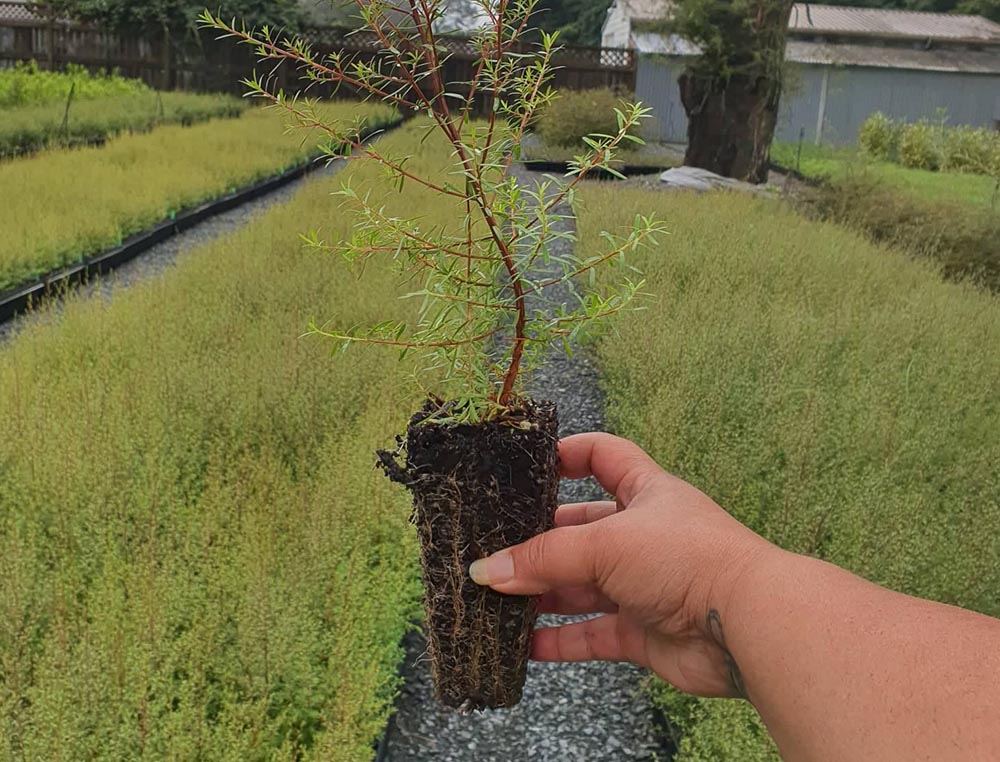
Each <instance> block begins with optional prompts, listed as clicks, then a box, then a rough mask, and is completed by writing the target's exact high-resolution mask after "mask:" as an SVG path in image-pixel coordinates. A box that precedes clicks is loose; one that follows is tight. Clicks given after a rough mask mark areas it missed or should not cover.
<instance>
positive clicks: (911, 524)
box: [579, 186, 1000, 762]
mask: <svg viewBox="0 0 1000 762" xmlns="http://www.w3.org/2000/svg"><path fill="white" fill-rule="evenodd" d="M638 210H643V211H644V212H648V211H654V212H656V213H658V214H660V215H662V216H663V217H664V218H666V219H669V220H670V232H671V235H670V238H669V251H651V252H648V253H644V254H642V255H640V256H639V257H637V259H636V261H637V263H638V265H639V266H640V267H641V268H642V269H643V271H644V272H645V274H646V277H647V279H648V286H647V290H648V291H650V292H651V293H653V294H655V295H656V296H655V297H654V298H653V299H652V300H651V301H650V303H649V309H648V310H646V311H644V312H642V313H632V314H628V315H625V316H624V317H623V318H622V320H621V321H620V323H619V332H618V335H617V336H616V337H615V338H614V340H607V341H603V342H601V343H600V345H599V356H600V362H601V367H602V372H603V376H604V379H605V388H606V390H607V395H608V414H609V421H610V423H611V425H612V427H613V429H614V430H615V431H617V432H619V433H621V434H622V435H624V436H628V437H630V438H633V439H634V440H635V441H637V442H638V443H639V444H640V445H642V446H643V447H645V448H646V449H647V450H648V451H649V452H650V453H651V454H652V455H653V456H654V457H655V458H656V459H657V461H658V462H659V463H661V464H662V465H663V466H664V467H665V468H667V469H668V470H669V471H671V472H672V473H675V474H677V475H678V476H680V477H681V478H684V479H686V480H689V481H691V482H692V483H694V484H695V485H697V486H698V487H700V488H701V489H704V490H705V491H706V492H707V493H708V494H710V495H712V496H713V497H714V498H716V499H718V500H719V502H720V503H721V505H723V506H725V507H726V508H727V509H728V510H729V511H730V512H732V513H733V515H734V516H736V517H737V518H738V519H739V520H741V521H743V522H745V523H747V524H748V525H749V526H751V527H753V528H754V529H755V530H757V531H759V532H761V533H762V534H763V535H764V536H765V537H767V538H768V539H770V540H772V541H774V542H776V543H777V544H779V545H780V546H782V547H784V548H788V549H791V550H794V551H798V552H802V553H807V554H810V555H814V556H818V557H821V558H825V559H828V560H830V561H832V562H834V563H837V564H839V565H841V566H843V567H845V568H847V569H850V570H851V571H854V572H856V573H858V574H860V575H862V576H863V577H865V578H867V579H870V580H873V581H874V582H876V583H879V584H883V585H886V586H888V587H890V588H892V589H896V590H900V591H903V592H906V593H911V594H914V595H918V596H921V597H925V598H929V599H932V600H939V601H945V602H948V603H953V604H956V605H959V606H963V607H966V608H970V609H973V610H977V611H981V612H984V613H987V614H990V615H994V616H996V615H1000V604H998V599H997V595H996V591H997V590H998V589H1000V543H998V542H997V534H996V531H995V528H996V522H997V515H998V512H1000V469H998V468H997V463H998V462H1000V402H998V399H997V395H996V387H995V383H993V380H995V379H997V378H1000V353H998V352H995V351H990V350H989V349H988V348H993V347H996V346H1000V302H998V301H997V300H996V298H995V296H993V295H991V294H988V293H984V292H982V291H979V290H977V289H975V288H973V287H971V286H967V285H956V284H951V283H946V282H944V281H942V280H941V279H940V277H939V276H938V273H937V271H936V268H935V267H934V266H932V264H930V263H928V262H927V261H923V262H921V261H916V260H913V259H910V258H907V257H905V256H903V255H901V254H898V253H893V252H892V251H888V250H885V249H881V248H879V247H876V246H873V245H872V244H870V243H868V242H866V241H865V240H863V238H861V237H860V236H859V235H858V234H856V233H852V232H850V231H847V230H844V229H840V228H838V227H836V226H833V225H829V224H822V223H817V222H814V221H810V220H806V219H803V218H802V217H800V216H798V215H796V214H794V213H793V212H792V211H791V210H789V209H787V208H784V207H782V206H781V205H780V204H779V203H778V202H776V201H771V200H763V199H749V198H745V197H742V196H736V195H726V194H707V195H704V196H686V195H682V194H658V195H656V196H651V195H650V194H649V193H648V192H643V191H641V190H640V189H628V188H621V187H615V188H607V187H605V186H597V187H588V188H587V189H586V191H585V192H584V193H583V194H581V198H580V208H579V225H580V228H579V235H580V241H581V245H582V246H583V248H584V250H583V253H584V255H585V256H586V255H587V253H588V252H592V251H596V246H597V245H598V241H599V232H600V231H601V230H606V229H611V230H613V229H615V228H616V227H618V226H625V225H627V224H628V223H629V220H630V218H631V215H633V214H634V213H635V212H636V211H638ZM681 703H682V704H683V705H687V708H686V709H683V711H680V712H677V714H678V722H679V724H680V730H681V733H682V735H683V740H682V746H681V748H682V753H681V756H679V757H678V759H679V761H683V762H693V761H694V760H698V761H699V762H702V761H706V762H707V760H713V762H744V760H747V759H750V760H757V759H773V756H768V754H767V753H766V751H765V749H766V742H765V741H764V739H763V736H762V734H761V729H760V724H759V722H758V721H757V720H756V719H755V718H754V717H753V715H752V713H750V712H749V711H748V710H747V709H746V708H745V706H744V705H742V704H738V703H731V702H730V703H722V702H712V701H704V700H695V699H685V700H683V701H682V702H681ZM668 706H669V707H671V708H673V709H675V710H676V708H677V706H678V701H676V700H675V699H673V698H670V699H668ZM669 713H670V712H669V711H668V714H669Z"/></svg>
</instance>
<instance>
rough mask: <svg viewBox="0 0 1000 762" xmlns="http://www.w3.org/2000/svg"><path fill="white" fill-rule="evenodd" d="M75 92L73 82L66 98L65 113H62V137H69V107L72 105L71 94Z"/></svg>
mask: <svg viewBox="0 0 1000 762" xmlns="http://www.w3.org/2000/svg"><path fill="white" fill-rule="evenodd" d="M75 92H76V80H73V84H72V85H70V88H69V96H68V97H67V98H66V111H65V112H63V120H62V134H63V137H69V107H70V106H72V105H73V93H75Z"/></svg>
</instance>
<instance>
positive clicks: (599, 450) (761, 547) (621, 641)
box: [470, 434, 776, 697]
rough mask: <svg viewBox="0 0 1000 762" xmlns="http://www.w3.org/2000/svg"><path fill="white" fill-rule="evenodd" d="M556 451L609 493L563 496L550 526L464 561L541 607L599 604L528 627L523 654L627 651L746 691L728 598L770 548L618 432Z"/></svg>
mask: <svg viewBox="0 0 1000 762" xmlns="http://www.w3.org/2000/svg"><path fill="white" fill-rule="evenodd" d="M559 456H560V459H561V462H562V475H563V477H565V478H568V479H581V478H584V477H587V476H591V475H593V476H595V477H597V480H598V481H599V482H600V483H601V486H603V487H604V489H606V490H607V491H608V492H609V493H610V494H612V495H614V496H615V497H616V502H610V501H606V502H593V503H578V504H574V505H563V506H561V507H560V508H559V509H558V511H557V512H556V517H555V523H556V529H553V530H552V531H550V532H546V533H545V534H542V535H539V536H538V537H535V538H534V539H532V540H529V541H528V542H526V543H524V544H522V545H518V546H516V547H513V548H510V549H508V550H504V551H501V552H499V553H496V554H494V555H493V556H491V557H490V558H488V559H484V560H481V561H477V562H476V563H475V564H473V565H472V569H471V570H470V573H471V575H472V578H473V579H474V580H475V581H476V582H477V583H479V584H482V585H489V586H491V587H492V588H494V589H495V590H497V591H499V592H501V593H510V594H517V595H541V596H542V597H541V610H542V611H543V612H546V613H555V614H589V613H601V614H603V616H600V617H597V618H594V619H590V620H588V621H585V622H578V623H574V624H567V625H563V626H561V627H552V628H547V629H540V630H538V631H536V633H535V636H534V640H533V643H532V658H534V659H536V660H538V661H585V660H594V659H597V660H607V661H629V662H632V663H634V664H638V665H640V666H643V667H646V668H649V669H651V670H653V671H654V672H655V673H656V674H657V675H659V676H660V677H662V678H663V679H665V680H666V681H667V682H669V683H671V684H672V685H673V686H675V687H676V688H678V689H680V690H682V691H685V692H687V693H693V694H696V695H700V696H714V697H720V696H741V695H745V691H744V688H743V685H742V678H741V677H740V675H739V670H738V668H737V667H736V664H735V662H734V661H733V659H732V657H731V655H730V654H729V652H728V650H727V649H726V644H725V643H726V641H725V633H724V625H725V622H726V610H727V609H728V605H729V600H730V598H731V597H732V596H733V595H734V594H735V587H736V585H737V584H738V582H739V580H740V578H741V576H742V573H743V570H744V569H746V568H748V566H749V565H752V564H754V563H755V562H756V561H757V560H758V559H759V558H760V556H761V555H762V554H767V553H769V552H771V551H775V550H776V548H774V547H773V546H771V545H770V544H769V543H767V542H766V541H764V540H763V539H762V538H760V537H759V536H757V535H756V534H754V533H753V532H751V531H750V530H749V529H747V528H746V527H744V526H743V525H742V524H740V523H739V522H737V521H736V520H735V519H733V518H732V517H731V516H729V514H727V513H726V512H725V511H724V510H722V509H721V508H720V507H719V506H718V505H716V504H715V503H714V502H713V501H712V500H711V499H710V498H709V497H707V496H706V495H704V494H703V493H702V492H700V491H699V490H697V489H695V488H694V487H692V486H691V485H689V484H686V483H685V482H683V481H681V480H680V479H677V478H676V477H673V476H670V475H669V474H667V473H666V472H665V471H663V469H661V468H660V467H659V466H658V465H656V463H654V462H653V460H652V459H651V458H650V457H649V456H648V455H646V453H644V452H643V451H642V450H641V449H640V448H639V447H637V446H636V445H634V444H632V443H631V442H628V441H626V440H624V439H619V438H618V437H614V436H611V435H610V434H582V435H579V436H573V437H569V438H568V439H565V440H563V441H562V442H561V443H560V446H559Z"/></svg>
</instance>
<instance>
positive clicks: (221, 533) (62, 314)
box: [0, 121, 452, 762]
mask: <svg viewBox="0 0 1000 762" xmlns="http://www.w3.org/2000/svg"><path fill="white" fill-rule="evenodd" d="M265 124H267V123H265V122H263V121H261V122H260V123H258V125H259V126H260V127H261V129H263V128H264V125H265ZM422 137H423V133H422V130H421V128H420V127H419V126H413V127H411V128H407V129H406V130H403V131H401V132H400V133H397V134H394V135H391V136H389V137H387V138H385V140H386V142H387V143H390V144H391V145H390V146H388V148H387V150H390V151H393V152H396V153H412V154H414V155H415V159H414V160H413V162H412V163H411V165H408V166H412V168H413V169H415V170H418V171H422V169H423V168H424V167H426V166H431V167H441V166H444V163H445V159H446V157H447V150H446V148H444V147H443V146H441V145H440V144H439V143H438V142H435V141H434V140H429V141H421V138H422ZM231 150H233V151H234V152H235V153H239V152H238V151H235V149H233V148H232V147H231ZM225 158H226V156H225V155H220V160H224V159H225ZM344 173H345V175H346V174H348V173H349V174H350V176H351V178H352V184H353V186H354V187H355V188H357V189H358V190H359V191H363V190H365V189H366V188H373V189H374V190H375V196H376V197H377V196H378V194H379V193H380V192H381V191H382V190H386V192H388V190H387V189H388V188H389V187H390V186H391V184H392V183H389V182H387V181H386V180H385V178H384V176H383V175H382V174H380V173H379V172H378V171H377V170H376V169H375V168H374V167H369V166H367V165H365V164H357V165H351V167H350V168H349V169H345V170H344ZM341 179H343V178H341ZM337 185H338V181H336V180H335V181H332V182H331V181H330V180H314V181H312V182H311V183H310V184H309V185H308V186H306V187H305V188H304V189H303V190H302V191H301V192H300V193H299V194H298V195H296V196H295V198H294V200H292V201H291V202H289V203H287V204H286V205H284V206H281V207H277V208H275V209H273V210H272V211H270V212H268V213H266V214H264V215H262V216H261V217H260V218H259V219H257V220H255V221H254V222H253V223H252V224H251V225H250V226H249V227H248V228H246V229H245V230H243V231H241V232H239V233H236V234H232V235H229V236H227V237H224V238H222V239H219V240H217V241H215V242H214V243H211V244H208V245H206V246H204V247H203V248H201V249H199V250H198V251H196V252H193V253H191V254H190V255H187V256H186V257H185V258H183V259H182V260H181V261H180V262H179V264H178V265H177V267H176V268H174V269H171V270H170V271H168V272H167V273H166V274H165V275H164V276H161V277H159V278H156V279H154V280H151V281H146V282H143V283H140V284H138V285H135V286H133V287H131V288H129V289H127V290H123V291H118V292H116V293H115V294H114V296H113V298H112V299H111V300H110V302H108V301H105V300H103V299H100V298H95V299H90V300H87V301H77V300H71V301H70V303H69V304H68V305H67V306H66V308H65V309H64V310H61V311H59V312H54V313H50V314H44V315H42V316H41V317H40V319H39V321H38V323H37V324H35V325H33V326H32V327H29V328H27V329H25V330H24V331H23V332H22V333H21V334H20V335H18V336H17V337H16V338H15V339H13V340H12V341H11V342H9V343H8V344H7V345H5V346H2V347H0V421H2V422H3V423H2V427H3V436H0V675H2V677H0V758H4V759H26V760H59V759H62V760H84V759H88V760H109V761H111V760H114V761H116V762H117V761H118V760H123V759H140V758H141V759H147V760H168V759H206V760H208V759H210V760H241V761H243V760H269V761H270V760H309V759H315V760H320V759H322V760H336V761H338V762H339V761H341V760H344V761H348V760H349V761H351V762H353V761H354V760H366V761H367V760H370V759H371V758H372V743H373V741H374V739H375V738H376V737H377V735H378V734H379V733H380V731H381V729H382V727H383V726H384V722H385V719H386V717H387V714H388V710H389V706H390V701H391V699H392V696H393V692H394V690H395V688H396V672H395V670H396V664H397V661H398V659H399V657H400V652H399V639H400V636H401V634H402V633H403V631H404V629H405V627H406V623H407V621H408V620H409V619H410V617H411V616H412V615H414V614H415V613H416V605H417V603H416V602H417V599H418V590H417V583H416V555H417V554H416V548H415V539H414V537H413V534H412V532H411V529H410V527H409V526H408V515H409V505H408V501H407V499H406V497H405V496H404V495H403V494H402V491H401V490H398V489H397V488H394V487H391V486H390V485H389V483H388V481H387V480H386V479H385V478H384V477H383V476H381V475H380V474H378V473H377V472H376V471H375V469H374V467H373V465H374V459H375V458H374V449H375V448H376V447H377V446H385V445H386V444H389V443H391V441H392V435H393V434H394V433H395V432H396V431H399V430H401V429H402V428H403V426H404V425H405V421H406V420H407V419H408V417H409V414H410V412H411V411H412V410H413V409H414V407H415V405H416V403H417V400H416V397H417V396H419V392H418V391H417V390H416V389H415V388H414V386H413V385H412V383H410V381H409V379H408V378H406V377H405V376H406V373H407V372H409V371H410V370H412V368H411V367H410V365H409V363H408V362H406V363H403V364H402V365H400V364H399V363H398V358H397V356H396V354H394V353H391V352H390V353H386V352H379V351H371V352H366V351H361V350H355V349H352V350H351V353H350V356H349V357H348V358H347V359H346V360H342V359H338V358H334V357H331V356H330V355H331V349H332V347H331V346H330V345H329V344H328V343H326V342H325V341H323V340H320V339H313V338H302V334H303V333H304V331H305V330H306V327H307V325H308V324H309V322H310V320H312V319H315V320H317V321H319V322H325V321H326V320H331V321H332V322H333V324H334V325H338V326H340V327H341V328H347V327H350V326H352V325H354V324H357V323H370V322H375V321H376V320H381V319H385V318H386V317H389V318H392V317H396V318H400V319H402V318H406V317H407V316H408V315H409V310H410V309H412V307H413V306H412V305H411V303H410V302H401V301H399V300H398V299H397V298H396V295H397V293H398V292H397V286H398V284H397V278H396V275H395V274H394V273H392V272H390V271H389V269H388V268H384V267H379V266H377V265H376V264H375V263H371V264H369V266H368V268H367V271H366V273H365V281H364V287H363V288H359V286H358V282H357V280H356V277H355V275H354V274H352V273H351V272H349V270H348V268H347V266H346V264H344V263H343V262H341V261H339V260H338V259H337V258H335V257H333V256H325V255H322V254H318V253H315V252H308V251H304V250H303V248H302V245H301V242H300V240H299V238H298V234H299V233H301V232H304V231H306V230H308V229H309V228H310V227H316V228H318V229H319V230H320V232H321V234H324V235H325V236H327V237H328V238H330V239H333V240H336V238H337V237H338V236H341V235H345V234H347V233H348V232H349V229H350V221H349V218H348V217H347V215H346V213H345V212H343V211H341V210H339V209H338V206H337V202H336V201H335V200H334V199H331V198H330V196H329V193H330V192H331V191H332V190H334V189H335V187H336V186H337ZM390 203H391V204H399V208H400V209H406V210H407V211H408V213H411V214H419V213H420V211H421V210H423V211H425V212H426V219H427V220H428V221H429V224H434V223H435V221H437V222H438V223H441V222H445V221H447V220H448V219H450V217H451V211H452V210H451V209H450V208H448V207H447V206H446V207H444V208H442V206H441V205H440V204H439V203H434V201H433V200H429V199H428V198H427V197H426V196H424V195H421V194H419V193H416V192H414V191H413V190H412V189H409V188H408V189H407V190H406V191H404V193H403V194H402V195H399V194H396V193H395V192H393V193H392V194H391V198H390Z"/></svg>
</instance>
